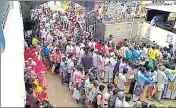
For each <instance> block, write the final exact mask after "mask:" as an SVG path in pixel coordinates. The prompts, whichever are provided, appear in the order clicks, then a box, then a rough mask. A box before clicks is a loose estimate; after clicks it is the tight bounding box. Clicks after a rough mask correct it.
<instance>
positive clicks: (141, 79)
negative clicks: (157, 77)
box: [133, 67, 153, 101]
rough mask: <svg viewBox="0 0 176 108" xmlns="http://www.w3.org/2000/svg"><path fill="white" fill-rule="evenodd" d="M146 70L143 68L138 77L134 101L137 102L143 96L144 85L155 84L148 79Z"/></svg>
mask: <svg viewBox="0 0 176 108" xmlns="http://www.w3.org/2000/svg"><path fill="white" fill-rule="evenodd" d="M144 72H145V68H144V67H142V68H141V70H140V71H139V72H138V73H137V75H136V84H135V86H134V91H133V100H135V101H137V100H139V99H140V98H141V96H142V90H143V88H144V84H145V83H146V82H147V83H153V81H152V80H150V79H148V78H147V77H146V76H145V75H144Z"/></svg>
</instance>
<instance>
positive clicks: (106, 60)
mask: <svg viewBox="0 0 176 108" xmlns="http://www.w3.org/2000/svg"><path fill="white" fill-rule="evenodd" d="M109 58H110V56H109V57H105V74H104V82H105V83H106V82H107V81H108V70H109V66H108V65H109Z"/></svg>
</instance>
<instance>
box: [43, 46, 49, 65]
mask: <svg viewBox="0 0 176 108" xmlns="http://www.w3.org/2000/svg"><path fill="white" fill-rule="evenodd" d="M49 54H50V50H49V48H48V46H47V45H45V46H44V50H43V52H42V58H43V62H44V61H46V60H48V63H49V67H51V63H50V59H49Z"/></svg>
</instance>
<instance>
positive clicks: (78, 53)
mask: <svg viewBox="0 0 176 108" xmlns="http://www.w3.org/2000/svg"><path fill="white" fill-rule="evenodd" d="M80 50H81V49H80V46H79V43H77V44H76V57H79V56H80Z"/></svg>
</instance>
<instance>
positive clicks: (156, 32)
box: [141, 23, 176, 48]
mask: <svg viewBox="0 0 176 108" xmlns="http://www.w3.org/2000/svg"><path fill="white" fill-rule="evenodd" d="M168 35H171V36H173V41H172V44H173V45H174V46H175V48H176V34H174V33H172V32H169V31H167V30H164V29H161V28H159V27H154V26H150V24H148V23H143V24H142V27H141V38H142V37H144V38H146V37H149V39H150V40H151V41H155V42H156V43H157V44H159V45H160V46H163V47H164V46H168V45H169V43H168V42H166V41H167V36H168Z"/></svg>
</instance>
